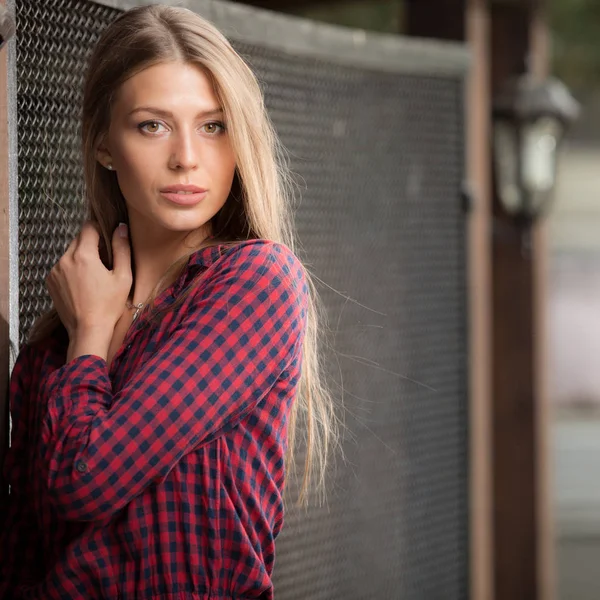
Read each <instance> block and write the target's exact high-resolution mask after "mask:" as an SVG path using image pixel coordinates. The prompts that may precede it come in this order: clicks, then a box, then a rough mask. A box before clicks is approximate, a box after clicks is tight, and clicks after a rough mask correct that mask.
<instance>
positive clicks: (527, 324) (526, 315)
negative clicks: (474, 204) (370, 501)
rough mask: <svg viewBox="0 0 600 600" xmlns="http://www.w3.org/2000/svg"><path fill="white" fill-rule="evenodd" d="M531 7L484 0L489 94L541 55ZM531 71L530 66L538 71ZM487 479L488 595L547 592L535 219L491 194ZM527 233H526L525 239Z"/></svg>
mask: <svg viewBox="0 0 600 600" xmlns="http://www.w3.org/2000/svg"><path fill="white" fill-rule="evenodd" d="M537 15H538V13H537V10H536V8H535V7H534V5H533V4H532V3H530V2H528V3H512V4H510V3H494V4H492V6H491V16H492V27H491V43H492V69H491V74H492V80H491V88H492V93H493V94H495V93H497V92H498V91H499V90H500V89H501V88H502V86H503V85H504V84H505V83H506V81H507V80H508V79H509V78H511V77H514V76H516V75H519V74H522V73H524V72H525V71H530V70H531V68H532V61H531V60H529V59H530V57H532V56H534V55H536V61H537V68H538V69H539V68H540V65H545V64H547V60H548V58H547V54H544V55H541V54H540V52H541V50H540V49H539V48H536V46H535V45H534V43H533V40H534V23H535V21H536V17H537ZM538 74H539V72H538ZM493 230H494V235H493V242H492V264H493V269H492V273H493V275H492V303H493V315H494V316H493V329H492V332H493V346H492V348H493V350H492V351H493V375H492V381H493V456H494V460H493V482H494V495H493V502H494V573H495V600H542V599H543V600H547V599H548V598H549V595H550V594H551V591H552V586H551V585H547V583H546V582H547V577H546V576H545V575H544V573H545V572H546V571H547V561H548V557H549V556H550V553H549V552H548V545H549V544H551V543H552V541H551V539H549V537H548V535H547V522H548V518H547V517H548V513H546V516H544V517H542V516H541V508H542V506H543V499H544V498H545V496H546V495H547V493H548V489H547V487H546V483H545V481H546V479H545V475H544V473H545V472H546V465H547V461H548V457H547V454H546V452H545V445H544V443H543V441H542V437H543V433H542V432H543V430H544V425H543V424H542V414H543V412H544V410H547V409H545V408H544V407H545V405H546V398H545V390H544V386H543V380H544V369H543V367H542V362H543V361H542V359H541V357H542V356H543V344H544V336H543V334H542V332H543V328H544V326H543V323H542V321H543V318H541V317H540V315H541V314H543V310H542V308H543V304H544V298H543V287H542V283H541V281H542V279H541V274H542V271H543V268H544V264H545V262H544V261H545V254H546V249H545V244H544V242H543V226H542V225H538V226H535V227H534V228H533V230H530V231H525V232H523V231H522V230H521V229H520V228H519V226H518V225H517V224H516V223H515V222H514V220H513V219H511V218H509V217H507V216H506V215H505V213H504V211H503V210H502V207H501V204H500V201H499V199H498V197H497V195H496V194H494V228H493ZM528 242H531V244H530V246H529V245H528Z"/></svg>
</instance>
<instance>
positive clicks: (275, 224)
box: [30, 5, 339, 504]
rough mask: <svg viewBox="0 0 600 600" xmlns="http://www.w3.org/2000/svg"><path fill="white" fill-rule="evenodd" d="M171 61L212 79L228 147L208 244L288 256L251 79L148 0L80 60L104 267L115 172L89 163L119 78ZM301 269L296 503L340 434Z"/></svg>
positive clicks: (292, 427) (175, 15)
mask: <svg viewBox="0 0 600 600" xmlns="http://www.w3.org/2000/svg"><path fill="white" fill-rule="evenodd" d="M172 61H178V62H185V63H191V64H194V65H197V66H198V67H200V68H202V69H203V71H204V72H205V73H206V74H207V75H208V76H209V77H210V78H211V80H212V82H213V85H214V88H215V92H216V94H217V96H218V98H219V100H220V101H221V106H222V107H223V109H224V112H225V120H226V123H227V129H228V132H229V136H230V140H231V143H232V146H233V148H234V151H235V153H236V174H235V177H234V182H233V185H232V189H231V193H230V195H229V198H228V199H227V201H226V203H225V205H224V207H223V208H222V209H221V210H220V211H219V213H218V214H217V215H215V217H213V219H212V220H211V225H212V231H213V233H214V235H215V237H214V239H212V240H211V241H210V242H209V243H210V244H215V243H220V244H229V243H236V241H237V242H239V241H240V240H244V239H259V238H260V239H269V240H273V241H276V242H279V243H283V244H285V245H286V246H288V248H290V250H292V252H296V239H295V232H294V228H293V220H292V211H291V202H292V198H293V196H292V189H293V186H292V185H291V178H290V175H289V171H288V169H287V164H286V160H285V155H284V153H283V151H282V148H281V146H280V143H279V140H278V138H277V135H276V133H275V131H274V129H273V126H272V124H271V122H270V120H269V118H268V115H267V113H266V110H265V106H264V100H263V95H262V93H261V90H260V87H259V85H258V82H257V80H256V77H255V76H254V74H253V72H252V71H251V70H250V68H249V67H248V65H247V64H246V63H245V62H244V61H243V59H242V58H241V57H240V56H239V55H238V54H237V53H236V52H235V50H234V49H233V48H232V47H231V45H230V44H229V42H228V41H227V39H226V38H225V37H224V36H223V35H222V34H221V33H220V32H219V31H218V30H217V29H216V28H215V27H214V26H213V25H212V24H211V23H209V22H208V21H206V20H205V19H203V18H202V17H200V16H199V15H197V14H195V13H193V12H192V11H190V10H188V9H185V8H181V7H171V6H164V5H151V6H143V7H136V8H133V9H131V10H128V11H127V12H125V13H123V14H122V15H120V16H119V17H118V18H117V19H116V20H115V21H114V22H113V23H112V24H111V25H110V26H109V27H108V28H107V29H106V30H105V31H104V32H103V33H102V35H101V37H100V39H99V41H98V43H97V45H96V47H95V49H94V51H93V53H92V56H91V58H90V61H89V64H88V71H87V76H86V82H85V88H84V99H83V111H82V153H83V161H84V164H83V167H84V178H85V190H86V198H85V200H86V205H87V210H88V218H89V219H91V220H92V221H93V222H95V223H96V224H97V226H98V228H99V230H100V234H101V248H100V253H101V257H102V260H103V261H104V263H105V264H106V265H107V267H109V268H111V266H112V250H111V235H112V232H113V231H114V229H115V227H116V226H117V224H118V223H119V222H120V221H123V222H127V221H128V218H127V208H126V204H125V200H124V198H123V196H122V194H121V191H120V189H119V186H118V183H117V179H116V177H115V174H114V173H111V172H110V171H107V170H106V169H103V168H102V167H101V166H100V165H99V163H98V161H97V159H96V151H97V148H98V145H99V144H100V142H101V140H102V138H103V136H104V135H105V133H106V132H107V131H108V128H109V123H110V111H111V105H112V101H113V98H114V96H115V94H116V93H117V90H118V88H119V86H120V85H121V84H122V83H123V82H124V81H125V80H126V79H128V78H130V77H132V76H133V75H135V74H136V73H138V72H140V71H142V70H144V69H146V68H148V67H150V66H152V65H155V64H158V63H163V62H172ZM204 245H207V244H204ZM194 250H197V248H194ZM186 261H187V257H183V258H182V259H180V260H179V261H177V263H176V264H174V265H173V266H172V267H171V269H169V271H168V273H167V274H165V276H164V277H163V279H161V282H159V284H158V285H157V288H156V289H155V293H154V297H156V294H157V293H158V291H159V287H160V285H161V283H162V282H163V281H165V280H166V279H167V278H168V275H169V274H172V273H173V272H176V271H180V270H181V269H182V268H183V267H184V266H185V263H186ZM305 271H306V278H307V281H308V287H309V292H310V293H309V310H308V321H307V330H306V333H305V339H304V346H303V360H302V374H301V379H300V387H299V392H298V396H297V398H296V401H295V402H294V404H293V408H292V412H291V414H290V417H289V421H288V447H287V454H286V468H287V470H288V471H289V472H294V471H295V469H294V466H295V461H294V452H295V449H296V448H297V447H298V444H297V442H298V433H300V435H302V436H303V437H304V443H305V448H306V449H305V459H304V468H303V472H302V475H301V481H300V482H299V495H298V502H299V503H301V504H306V503H307V501H308V498H309V493H310V492H311V491H312V490H314V491H317V492H318V496H319V497H320V498H322V497H323V492H324V491H325V483H326V474H327V470H328V469H327V466H328V459H329V457H330V455H331V451H332V450H333V449H334V448H336V447H337V446H338V439H339V430H338V418H337V416H336V410H335V409H334V403H333V397H332V395H331V393H330V391H329V388H328V386H327V385H326V383H325V377H324V365H323V364H322V360H323V358H324V357H323V353H322V351H321V344H322V343H324V342H325V341H326V340H325V339H324V337H322V334H323V332H325V331H326V326H325V322H326V315H325V311H324V310H323V306H322V304H321V301H320V299H319V296H318V294H317V291H316V288H315V284H314V281H313V278H312V277H311V275H310V273H309V272H308V269H306V267H305ZM58 327H60V320H59V318H58V315H57V313H56V311H55V310H52V311H50V312H49V313H47V314H45V315H43V316H42V317H41V318H40V319H39V320H38V321H37V322H36V324H35V325H34V327H33V329H32V332H31V335H30V342H35V341H37V340H39V339H42V338H44V337H46V336H48V335H50V334H51V333H52V332H54V331H55V330H56V329H57V328H58Z"/></svg>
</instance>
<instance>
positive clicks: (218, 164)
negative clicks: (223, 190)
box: [206, 149, 235, 189]
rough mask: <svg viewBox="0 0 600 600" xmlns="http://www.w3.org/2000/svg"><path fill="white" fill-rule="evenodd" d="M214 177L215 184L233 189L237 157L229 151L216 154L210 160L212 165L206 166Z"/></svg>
mask: <svg viewBox="0 0 600 600" xmlns="http://www.w3.org/2000/svg"><path fill="white" fill-rule="evenodd" d="M206 166H207V167H208V171H209V173H210V174H211V176H212V179H213V183H218V184H219V185H220V186H223V187H227V189H229V188H230V187H231V183H232V182H233V176H234V175H235V156H234V155H233V152H232V151H231V150H229V149H227V150H222V151H220V152H215V153H214V154H213V155H212V156H211V158H210V164H207V165H206Z"/></svg>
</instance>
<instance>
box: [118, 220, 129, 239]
mask: <svg viewBox="0 0 600 600" xmlns="http://www.w3.org/2000/svg"><path fill="white" fill-rule="evenodd" d="M118 229H119V236H120V237H122V238H126V237H127V225H126V224H125V223H119V228H118Z"/></svg>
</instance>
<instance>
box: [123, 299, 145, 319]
mask: <svg viewBox="0 0 600 600" xmlns="http://www.w3.org/2000/svg"><path fill="white" fill-rule="evenodd" d="M125 306H126V307H127V308H129V309H132V308H135V312H134V313H133V319H132V320H133V321H135V320H136V319H137V318H138V315H139V314H140V310H142V308H144V306H146V304H145V303H144V302H140V303H139V304H131V302H129V300H127V302H125Z"/></svg>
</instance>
